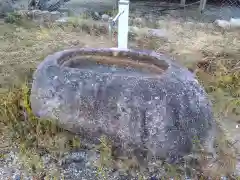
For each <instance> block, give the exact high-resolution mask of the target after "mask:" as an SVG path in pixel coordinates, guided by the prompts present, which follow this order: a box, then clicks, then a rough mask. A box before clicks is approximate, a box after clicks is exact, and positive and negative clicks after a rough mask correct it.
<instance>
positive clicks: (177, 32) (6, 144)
mask: <svg viewBox="0 0 240 180" xmlns="http://www.w3.org/2000/svg"><path fill="white" fill-rule="evenodd" d="M159 26H160V27H161V28H166V29H168V32H169V34H170V36H169V38H168V40H162V39H154V38H153V39H147V38H144V37H140V38H139V40H138V41H137V42H132V45H131V46H132V47H137V48H140V49H154V50H155V51H158V52H165V53H167V54H170V55H173V56H175V57H176V58H177V59H178V60H179V62H180V63H182V64H184V65H186V66H188V67H191V68H192V69H193V70H194V71H196V73H197V75H198V77H199V79H200V81H201V82H202V83H203V85H204V86H205V87H206V90H207V91H208V92H209V94H210V95H211V97H213V100H214V108H215V109H216V114H219V113H218V112H222V110H224V108H225V107H226V106H227V104H229V103H226V102H228V101H229V102H231V103H230V104H231V107H230V106H228V107H229V110H228V112H229V113H230V114H231V115H234V117H235V116H236V117H239V116H238V115H239V114H237V112H238V111H237V110H238V109H239V106H240V105H239V104H240V102H239V97H240V95H239V94H240V79H239V77H240V76H239V73H238V72H239V71H237V70H236V71H232V70H233V68H236V67H237V66H238V65H237V63H239V57H240V56H239V55H240V51H239V49H240V43H239V42H240V36H239V32H221V31H218V30H214V29H213V28H212V27H202V25H198V26H196V25H193V24H181V23H178V22H174V21H168V22H167V23H166V22H159ZM91 27H96V26H91ZM0 29H1V32H0V93H1V101H0V103H1V112H0V113H1V118H0V123H1V126H0V127H1V129H0V133H1V136H0V140H1V142H3V143H2V145H1V147H0V148H1V151H2V150H4V149H9V148H11V147H12V146H13V145H17V146H19V145H21V147H22V148H21V149H22V151H21V152H22V153H21V154H22V156H21V157H23V162H24V161H25V162H27V163H24V166H26V168H28V169H29V168H30V169H31V170H32V166H33V165H34V166H36V167H35V168H34V171H33V173H35V174H37V175H39V176H41V174H42V173H44V171H45V170H44V168H43V167H42V165H41V162H40V160H39V153H40V152H39V151H42V150H43V149H44V150H47V151H48V152H51V153H52V154H53V156H55V157H57V155H58V154H59V153H63V152H66V151H68V150H69V148H74V147H76V146H79V144H77V143H76V142H78V138H76V137H75V136H74V135H72V134H69V133H68V132H65V131H63V130H62V129H59V128H57V127H56V126H55V125H54V124H49V123H48V121H41V122H39V121H38V119H37V118H36V117H34V116H33V115H32V114H31V110H30V107H29V104H28V93H29V92H28V87H27V86H25V85H24V86H23V87H22V84H26V79H28V80H29V79H31V75H32V71H33V70H34V69H35V68H36V66H37V65H38V63H39V62H41V61H42V60H43V59H44V57H45V56H47V55H48V54H50V53H53V52H55V51H58V50H61V49H65V48H70V47H112V46H114V45H115V44H116V43H115V42H110V41H109V39H108V36H106V35H98V36H96V35H95V33H94V35H90V34H91V32H88V33H86V32H83V29H84V28H81V27H80V26H79V25H76V22H74V23H72V24H70V25H68V26H64V27H63V26H55V25H50V26H49V27H45V28H44V27H39V26H35V25H32V24H31V23H30V24H27V26H26V24H24V26H19V25H13V24H5V23H2V22H1V23H0ZM91 29H92V28H87V31H91ZM85 30H86V28H85ZM96 31H97V30H96V29H95V30H94V32H96ZM89 33H90V34H89ZM200 61H201V62H202V61H204V62H206V63H203V64H204V65H203V66H201V63H197V62H200ZM197 64H198V66H197ZM199 67H200V68H199ZM9 89H10V93H8V92H9ZM223 95H224V96H223ZM225 95H226V96H225ZM223 97H224V98H223ZM226 99H227V100H228V101H226ZM223 102H224V103H223ZM225 109H226V108H225ZM224 112H225V111H224ZM221 115H222V114H221ZM26 116H27V119H26ZM220 135H221V138H219V139H221V140H222V139H223V142H220V141H219V142H218V143H219V146H221V147H220V148H219V154H220V158H219V160H218V163H215V164H216V165H215V166H213V168H212V169H213V172H211V173H210V172H206V173H208V174H211V175H219V174H221V173H222V174H227V173H229V171H230V170H232V169H234V161H235V152H232V148H231V147H230V148H229V145H228V144H226V142H227V141H226V140H225V137H224V136H223V133H222V134H220ZM103 145H104V143H103ZM99 148H100V149H104V150H102V151H101V152H102V154H103V156H104V157H107V162H105V159H104V158H103V160H104V162H102V163H103V164H105V165H106V164H107V165H112V162H109V161H112V159H111V157H109V148H106V147H105V146H103V147H99ZM230 149H231V150H230ZM26 152H27V153H26ZM226 152H227V154H226ZM26 154H29V156H26ZM33 157H34V158H33ZM31 159H32V161H30V162H29V160H31ZM37 162H39V163H37ZM222 162H224V163H225V164H224V165H222ZM36 163H37V164H36ZM128 164H131V165H132V164H134V163H133V162H132V161H131V162H129V163H128ZM122 166H124V165H121V167H122ZM133 166H134V165H133ZM100 167H101V166H100ZM219 167H223V168H222V169H221V168H219ZM125 168H126V167H125ZM170 169H171V168H170ZM214 169H215V170H214ZM99 171H101V168H99ZM175 171H176V170H175V169H174V168H172V169H171V173H172V174H174V175H176V172H175ZM216 172H221V173H217V174H216ZM100 173H101V172H100ZM214 173H215V174H214Z"/></svg>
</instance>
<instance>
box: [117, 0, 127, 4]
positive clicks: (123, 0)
mask: <svg viewBox="0 0 240 180" xmlns="http://www.w3.org/2000/svg"><path fill="white" fill-rule="evenodd" d="M118 3H123V4H125V3H126V4H129V0H119V1H118Z"/></svg>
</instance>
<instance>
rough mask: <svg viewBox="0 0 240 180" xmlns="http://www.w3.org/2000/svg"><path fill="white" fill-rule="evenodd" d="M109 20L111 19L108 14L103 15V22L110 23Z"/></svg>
mask: <svg viewBox="0 0 240 180" xmlns="http://www.w3.org/2000/svg"><path fill="white" fill-rule="evenodd" d="M109 18H110V16H109V15H107V14H103V15H102V20H103V21H108V20H109Z"/></svg>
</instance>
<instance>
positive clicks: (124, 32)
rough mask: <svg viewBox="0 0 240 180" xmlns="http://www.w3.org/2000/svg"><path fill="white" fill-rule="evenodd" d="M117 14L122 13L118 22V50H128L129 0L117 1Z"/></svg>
mask: <svg viewBox="0 0 240 180" xmlns="http://www.w3.org/2000/svg"><path fill="white" fill-rule="evenodd" d="M118 12H123V13H122V14H121V15H120V16H119V20H118V48H123V49H127V48H128V16H129V0H119V2H118Z"/></svg>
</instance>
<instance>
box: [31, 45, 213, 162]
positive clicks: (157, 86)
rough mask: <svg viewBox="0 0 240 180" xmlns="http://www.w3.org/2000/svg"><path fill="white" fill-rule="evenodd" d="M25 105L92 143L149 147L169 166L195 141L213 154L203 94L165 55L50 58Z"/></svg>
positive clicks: (96, 52) (77, 53) (84, 52)
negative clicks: (103, 138)
mask: <svg viewBox="0 0 240 180" xmlns="http://www.w3.org/2000/svg"><path fill="white" fill-rule="evenodd" d="M31 106H32V110H33V112H34V114H36V115H37V116H39V117H42V118H48V119H55V120H57V122H58V123H59V124H60V125H61V126H62V127H63V128H65V129H67V130H69V131H72V132H74V133H78V134H80V135H81V136H82V138H85V139H87V140H88V141H90V142H94V143H98V142H99V137H100V136H101V135H106V136H107V137H108V139H110V140H112V142H113V144H114V145H116V146H118V145H121V146H120V147H122V149H123V150H127V147H131V148H136V149H140V150H142V149H148V152H151V154H152V155H154V157H159V158H164V159H166V160H167V161H168V162H170V163H173V162H178V161H179V160H180V159H181V157H183V156H184V155H186V154H188V153H190V152H191V148H192V146H193V143H194V142H196V140H197V142H199V143H201V144H202V145H206V148H208V149H209V150H212V149H211V148H212V143H213V141H212V140H213V132H214V131H213V130H212V129H213V127H214V126H213V124H214V121H213V117H212V113H211V105H210V103H209V101H208V99H207V98H206V93H205V92H204V90H203V88H202V87H201V86H200V85H199V83H198V81H197V80H196V79H195V76H194V75H193V74H192V73H191V72H189V71H188V70H187V69H185V68H183V67H181V66H179V65H178V64H176V63H175V62H172V61H171V60H170V59H169V58H168V57H166V56H165V55H163V54H156V53H154V52H148V51H144V52H138V51H134V50H118V49H114V48H112V49H70V50H65V51H62V52H57V53H55V54H53V55H49V56H48V57H47V58H46V59H45V60H44V61H43V62H42V63H41V64H40V65H39V67H38V68H37V70H36V72H35V74H34V80H33V85H32V91H31ZM193 139H194V140H195V141H194V142H193Z"/></svg>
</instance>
